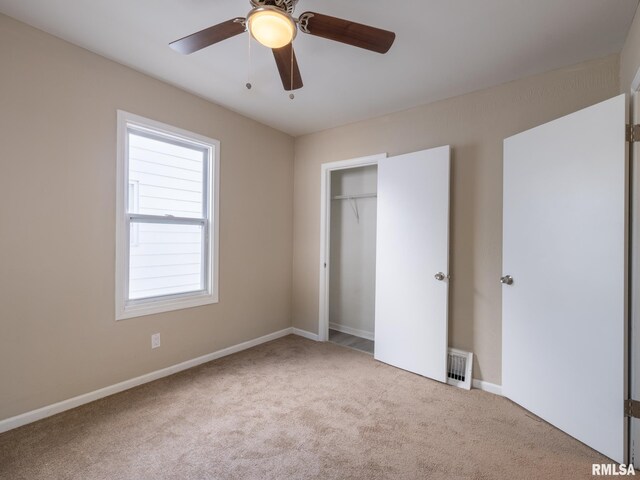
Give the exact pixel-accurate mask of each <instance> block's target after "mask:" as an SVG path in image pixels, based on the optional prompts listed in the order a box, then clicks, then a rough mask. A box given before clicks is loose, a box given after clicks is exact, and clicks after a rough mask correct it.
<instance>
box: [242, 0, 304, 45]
mask: <svg viewBox="0 0 640 480" xmlns="http://www.w3.org/2000/svg"><path fill="white" fill-rule="evenodd" d="M247 27H248V29H249V32H251V36H253V38H255V39H256V40H257V41H258V42H260V43H261V44H262V45H264V46H265V47H268V48H282V47H285V46H287V45H289V44H290V43H291V42H292V41H293V39H294V38H296V33H297V30H298V29H297V27H296V22H295V20H294V19H293V18H292V17H291V15H289V14H288V13H287V12H285V11H283V10H280V9H279V8H276V7H271V6H264V7H259V8H254V9H253V10H251V12H250V13H249V15H248V16H247Z"/></svg>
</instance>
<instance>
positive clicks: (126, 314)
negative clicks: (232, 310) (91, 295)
mask: <svg viewBox="0 0 640 480" xmlns="http://www.w3.org/2000/svg"><path fill="white" fill-rule="evenodd" d="M213 303H218V296H217V295H214V294H211V293H205V294H199V295H192V296H188V297H184V298H178V299H176V298H172V299H166V300H155V301H149V302H145V303H138V304H133V305H125V306H124V307H121V308H118V309H117V311H116V320H125V319H127V318H135V317H143V316H145V315H153V314H156V313H164V312H172V311H175V310H183V309H185V308H193V307H201V306H203V305H210V304H213Z"/></svg>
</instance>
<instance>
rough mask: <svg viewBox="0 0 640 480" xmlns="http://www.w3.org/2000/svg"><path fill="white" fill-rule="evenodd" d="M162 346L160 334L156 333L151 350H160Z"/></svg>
mask: <svg viewBox="0 0 640 480" xmlns="http://www.w3.org/2000/svg"><path fill="white" fill-rule="evenodd" d="M159 346H160V334H159V333H154V334H153V335H151V348H158V347H159Z"/></svg>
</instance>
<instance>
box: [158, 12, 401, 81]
mask: <svg viewBox="0 0 640 480" xmlns="http://www.w3.org/2000/svg"><path fill="white" fill-rule="evenodd" d="M250 2H251V6H252V8H251V11H250V12H249V14H248V15H247V16H246V18H245V17H237V18H233V19H231V20H227V21H226V22H222V23H219V24H218V25H214V26H213V27H209V28H205V29H204V30H201V31H199V32H197V33H194V34H191V35H188V36H186V37H184V38H181V39H179V40H176V41H175V42H171V43H170V44H169V46H170V47H171V48H173V49H174V50H176V51H177V52H180V53H183V54H190V53H193V52H197V51H198V50H201V49H203V48H205V47H208V46H210V45H213V44H215V43H218V42H221V41H222V40H226V39H228V38H231V37H234V36H236V35H239V34H241V33H244V32H246V31H247V30H248V31H249V32H250V33H251V35H252V36H253V38H255V39H256V40H258V42H260V43H261V44H262V45H264V46H266V47H268V48H271V49H272V51H273V56H274V57H275V60H276V65H277V66H278V71H279V72H280V78H281V79H282V85H283V87H284V89H285V90H287V91H290V90H297V89H299V88H302V77H301V76H300V69H299V68H298V62H297V60H296V56H295V53H294V51H293V44H292V42H293V39H294V38H295V37H296V34H297V32H298V30H300V31H301V32H303V33H308V34H309V35H314V36H316V37H323V38H327V39H329V40H334V41H336V42H341V43H346V44H348V45H353V46H355V47H360V48H364V49H366V50H371V51H373V52H377V53H383V54H384V53H387V52H388V51H389V49H390V48H391V45H393V42H394V40H395V38H396V34H395V33H393V32H389V31H387V30H381V29H379V28H374V27H370V26H367V25H362V24H360V23H355V22H351V21H349V20H343V19H341V18H336V17H330V16H328V15H322V14H320V13H314V12H305V13H303V14H302V15H300V16H299V17H298V18H294V17H293V12H294V10H295V7H296V4H297V3H298V0H250Z"/></svg>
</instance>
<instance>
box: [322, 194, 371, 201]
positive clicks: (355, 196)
mask: <svg viewBox="0 0 640 480" xmlns="http://www.w3.org/2000/svg"><path fill="white" fill-rule="evenodd" d="M377 196H378V194H377V193H357V194H355V195H336V196H335V197H331V200H349V199H352V198H368V197H377Z"/></svg>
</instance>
